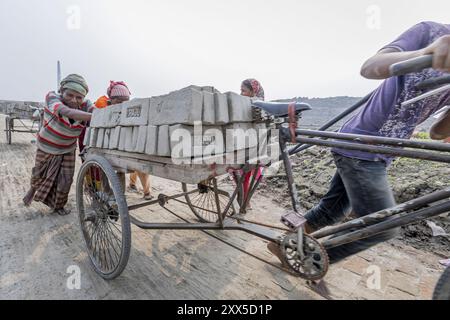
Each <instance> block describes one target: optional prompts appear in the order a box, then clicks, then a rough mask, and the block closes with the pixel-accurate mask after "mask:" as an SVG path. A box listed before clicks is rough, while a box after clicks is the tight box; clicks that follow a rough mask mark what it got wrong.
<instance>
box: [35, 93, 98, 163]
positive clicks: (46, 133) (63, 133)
mask: <svg viewBox="0 0 450 320" xmlns="http://www.w3.org/2000/svg"><path fill="white" fill-rule="evenodd" d="M62 106H64V104H63V102H62V98H61V96H60V95H59V94H57V93H55V92H50V93H49V94H47V96H46V98H45V109H44V123H43V126H42V128H41V131H40V132H39V134H38V137H37V147H38V149H40V150H42V151H44V152H46V153H50V154H53V155H62V154H66V153H70V152H72V151H74V150H75V149H76V147H77V140H78V137H79V136H80V134H81V132H82V131H83V129H84V128H85V127H86V124H85V123H84V122H81V121H75V120H73V119H69V118H68V117H66V116H63V115H61V114H60V109H61V107H62ZM93 108H94V105H93V104H92V103H91V102H90V101H89V100H86V101H85V102H83V104H82V105H81V107H80V109H79V110H81V111H85V112H92V110H93Z"/></svg>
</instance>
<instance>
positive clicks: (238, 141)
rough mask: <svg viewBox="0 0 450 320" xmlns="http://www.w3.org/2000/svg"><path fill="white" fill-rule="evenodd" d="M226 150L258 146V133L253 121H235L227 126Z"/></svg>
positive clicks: (231, 150)
mask: <svg viewBox="0 0 450 320" xmlns="http://www.w3.org/2000/svg"><path fill="white" fill-rule="evenodd" d="M225 136H226V152H234V151H237V150H243V149H248V148H255V147H257V146H258V135H257V132H256V130H255V128H254V126H253V124H251V123H234V124H230V125H227V126H225Z"/></svg>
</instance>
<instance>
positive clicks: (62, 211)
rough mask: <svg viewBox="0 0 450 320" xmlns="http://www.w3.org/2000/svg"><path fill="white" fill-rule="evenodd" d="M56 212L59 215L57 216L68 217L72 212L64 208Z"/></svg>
mask: <svg viewBox="0 0 450 320" xmlns="http://www.w3.org/2000/svg"><path fill="white" fill-rule="evenodd" d="M54 212H55V213H57V214H58V215H60V216H67V215H69V214H70V210H67V209H64V208H61V209H55V211H54Z"/></svg>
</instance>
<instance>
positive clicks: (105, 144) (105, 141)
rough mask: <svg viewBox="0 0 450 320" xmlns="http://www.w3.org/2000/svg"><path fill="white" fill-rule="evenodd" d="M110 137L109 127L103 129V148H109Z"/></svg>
mask: <svg viewBox="0 0 450 320" xmlns="http://www.w3.org/2000/svg"><path fill="white" fill-rule="evenodd" d="M110 137H111V129H105V137H104V138H103V146H102V148H103V149H109V140H110Z"/></svg>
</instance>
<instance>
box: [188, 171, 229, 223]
mask: <svg viewBox="0 0 450 320" xmlns="http://www.w3.org/2000/svg"><path fill="white" fill-rule="evenodd" d="M225 179H226V178H225ZM225 179H222V180H220V181H218V180H217V179H216V178H214V179H210V180H207V181H204V182H202V183H200V184H199V185H198V186H197V189H196V192H195V193H191V194H187V195H185V198H186V202H187V203H188V205H189V208H191V210H192V212H193V213H194V214H195V215H196V216H197V218H198V219H199V220H200V221H201V222H206V223H216V222H217V221H219V215H218V213H217V212H218V210H217V204H216V193H215V189H214V180H216V182H217V194H218V196H219V204H220V210H221V211H223V210H225V207H226V206H227V204H228V203H229V201H230V193H229V192H227V191H225V190H223V189H222V187H225V184H226V181H224V180H225ZM182 188H183V192H189V188H188V186H187V185H186V184H185V183H183V184H182ZM235 214H236V210H235V208H234V205H233V204H232V205H231V207H230V209H229V210H228V212H227V216H229V217H231V216H233V215H235Z"/></svg>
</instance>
